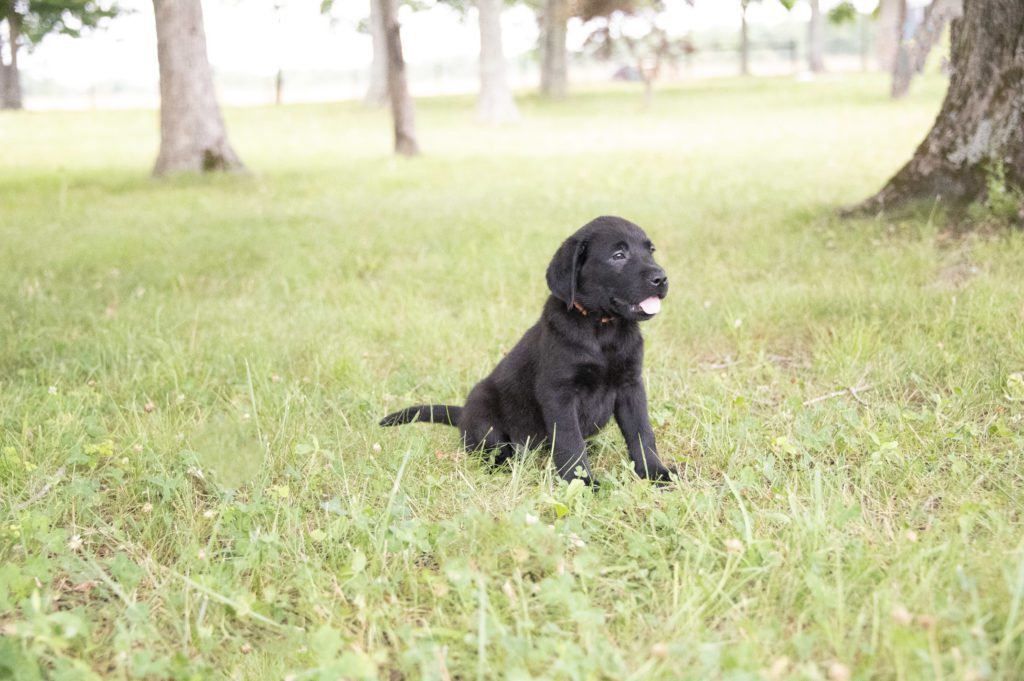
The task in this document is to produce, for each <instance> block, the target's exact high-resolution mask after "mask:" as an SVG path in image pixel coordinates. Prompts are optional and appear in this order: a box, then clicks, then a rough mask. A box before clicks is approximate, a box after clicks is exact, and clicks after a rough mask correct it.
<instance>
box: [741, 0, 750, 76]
mask: <svg viewBox="0 0 1024 681" xmlns="http://www.w3.org/2000/svg"><path fill="white" fill-rule="evenodd" d="M748 2H749V0H740V75H741V76H747V75H750V36H748V35H747V3H748Z"/></svg>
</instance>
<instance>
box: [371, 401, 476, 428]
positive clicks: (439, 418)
mask: <svg viewBox="0 0 1024 681" xmlns="http://www.w3.org/2000/svg"><path fill="white" fill-rule="evenodd" d="M460 416H462V407H456V406H455V405H452V404H417V405H415V406H412V407H408V408H406V409H403V410H401V411H396V412H395V413H394V414H388V415H387V416H385V417H384V418H382V419H381V420H380V425H382V426H400V425H402V424H403V423H415V422H417V421H418V422H420V423H443V424H444V425H446V426H457V425H459V417H460Z"/></svg>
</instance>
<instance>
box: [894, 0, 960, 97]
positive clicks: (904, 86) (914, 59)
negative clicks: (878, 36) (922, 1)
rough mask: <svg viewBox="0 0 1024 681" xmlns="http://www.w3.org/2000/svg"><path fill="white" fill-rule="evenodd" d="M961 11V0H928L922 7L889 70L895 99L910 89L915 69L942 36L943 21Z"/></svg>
mask: <svg viewBox="0 0 1024 681" xmlns="http://www.w3.org/2000/svg"><path fill="white" fill-rule="evenodd" d="M962 14H963V4H962V3H961V0H932V4H930V5H928V7H927V9H925V11H924V19H923V20H922V21H921V24H920V25H919V26H918V27H917V30H915V31H914V37H913V38H912V39H911V40H909V41H901V43H900V47H899V50H898V51H897V53H896V60H895V62H894V64H893V70H892V96H893V99H899V98H900V97H903V96H904V95H906V94H907V92H908V91H909V90H910V81H911V80H913V78H914V74H915V73H921V71H923V70H924V63H925V61H927V59H928V54H929V53H930V52H931V51H932V48H933V47H935V45H936V44H937V43H938V42H939V40H940V39H941V38H942V31H943V30H945V28H946V24H947V23H949V22H950V21H952V20H953V19H956V18H958V17H959V16H960V15H962Z"/></svg>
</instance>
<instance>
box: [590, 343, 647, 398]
mask: <svg viewBox="0 0 1024 681" xmlns="http://www.w3.org/2000/svg"><path fill="white" fill-rule="evenodd" d="M639 373H640V360H639V358H638V357H636V356H635V353H634V354H629V353H624V352H620V351H616V350H614V349H613V350H611V351H610V352H604V353H601V354H600V355H594V356H591V357H587V358H583V359H581V361H580V363H579V364H577V365H576V373H575V377H574V378H575V383H576V387H577V389H579V390H583V391H591V392H593V391H604V390H614V389H615V388H617V387H618V386H620V385H623V384H625V383H628V382H630V381H632V380H633V379H634V378H635V377H636V376H637V375H638V374H639Z"/></svg>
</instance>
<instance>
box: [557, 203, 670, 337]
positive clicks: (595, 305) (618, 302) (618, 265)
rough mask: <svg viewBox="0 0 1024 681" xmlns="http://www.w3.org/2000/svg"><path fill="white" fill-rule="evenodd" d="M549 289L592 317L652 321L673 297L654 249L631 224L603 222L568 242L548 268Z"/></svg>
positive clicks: (585, 228) (617, 220) (592, 224)
mask: <svg viewBox="0 0 1024 681" xmlns="http://www.w3.org/2000/svg"><path fill="white" fill-rule="evenodd" d="M547 280H548V288H550V289H551V293H552V294H553V295H554V296H555V297H556V298H558V299H559V300H561V301H562V302H563V303H565V304H566V307H568V308H572V307H573V306H574V304H576V303H578V304H579V305H580V306H582V307H583V308H584V309H585V310H587V311H588V313H590V312H593V313H596V314H599V315H601V316H616V317H622V318H623V319H627V320H630V321H643V320H645V319H650V318H651V317H653V316H654V315H656V314H657V313H658V311H659V310H661V299H662V298H664V297H665V296H666V295H668V277H667V276H666V275H665V270H663V269H661V268H660V267H659V266H658V263H656V262H654V244H652V243H651V240H650V239H648V238H647V235H646V234H644V231H643V230H642V229H640V228H639V227H637V226H636V225H634V224H633V223H632V222H629V221H628V220H623V219H622V218H617V217H609V216H604V217H599V218H597V219H596V220H593V221H591V222H589V223H587V224H586V225H584V226H583V227H582V228H580V230H579V231H577V232H576V233H575V234H573V235H572V236H571V237H569V238H568V239H566V240H565V242H564V243H563V244H562V245H561V247H559V249H558V252H557V253H555V257H554V258H553V259H552V260H551V264H550V265H548V273H547Z"/></svg>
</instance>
